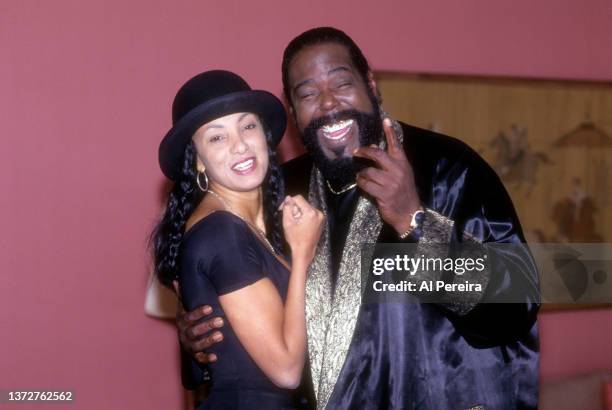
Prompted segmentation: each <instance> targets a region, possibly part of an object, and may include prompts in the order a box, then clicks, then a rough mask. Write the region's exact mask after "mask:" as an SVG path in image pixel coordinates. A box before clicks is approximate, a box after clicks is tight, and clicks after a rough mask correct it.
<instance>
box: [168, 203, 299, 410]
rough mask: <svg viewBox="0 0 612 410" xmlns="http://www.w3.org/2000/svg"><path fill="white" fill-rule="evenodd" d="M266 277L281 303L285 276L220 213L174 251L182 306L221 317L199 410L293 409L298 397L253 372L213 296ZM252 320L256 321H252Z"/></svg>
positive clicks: (248, 234) (247, 232)
mask: <svg viewBox="0 0 612 410" xmlns="http://www.w3.org/2000/svg"><path fill="white" fill-rule="evenodd" d="M265 277H267V278H269V279H270V280H271V281H272V283H273V284H274V285H275V286H276V288H277V289H278V292H279V294H280V296H281V298H282V300H283V301H284V300H285V298H286V296H287V286H288V282H289V271H288V270H287V268H286V267H285V266H284V265H283V264H282V263H281V262H279V261H278V259H276V257H275V256H274V255H273V254H272V253H271V251H270V250H269V249H268V248H267V247H266V245H265V244H264V243H263V242H261V240H259V239H258V238H257V236H256V235H255V233H254V232H253V231H252V230H251V229H250V228H249V226H248V225H247V224H246V223H245V222H244V221H242V220H241V219H240V218H238V217H236V216H235V215H233V214H231V213H229V212H226V211H215V212H213V213H211V214H209V215H208V216H206V217H205V218H203V219H201V220H200V221H198V222H197V223H196V224H194V225H193V226H192V227H191V228H190V229H189V230H188V231H187V232H186V234H185V236H184V237H183V241H182V243H181V248H180V251H179V282H180V291H181V297H182V302H183V306H184V307H185V309H187V310H192V309H194V308H196V307H198V306H200V305H204V304H207V305H210V306H212V308H213V310H214V314H215V316H220V317H222V318H224V322H225V325H224V327H223V329H222V331H223V336H224V339H223V341H222V342H221V343H217V344H215V345H214V346H212V347H211V348H210V349H209V350H208V352H209V353H215V354H216V355H217V357H218V360H217V361H216V362H215V363H212V364H210V365H208V370H209V371H210V372H211V379H212V384H211V388H210V394H209V397H208V398H207V399H206V400H205V402H204V403H203V404H202V406H200V407H199V410H203V409H220V410H230V409H232V410H233V409H240V410H242V409H295V408H299V407H300V406H299V405H298V404H297V400H298V398H297V397H296V396H295V395H294V394H293V391H291V390H286V389H281V388H279V387H277V386H276V385H274V384H273V383H272V382H271V381H270V379H268V377H267V376H266V375H265V374H264V373H263V372H262V371H261V370H260V369H259V367H258V366H257V364H255V362H254V361H253V359H251V357H250V356H249V354H248V353H247V351H246V350H245V349H244V347H243V346H242V344H241V343H240V341H239V340H238V337H237V336H236V333H235V332H234V330H233V329H232V326H231V324H230V323H229V320H227V319H226V318H225V312H224V311H223V309H222V308H221V305H220V304H219V296H220V295H224V294H226V293H230V292H233V291H235V290H238V289H241V288H243V287H245V286H248V285H250V284H253V283H255V282H256V281H258V280H260V279H262V278H265ZM253 319H254V320H256V319H257V318H253Z"/></svg>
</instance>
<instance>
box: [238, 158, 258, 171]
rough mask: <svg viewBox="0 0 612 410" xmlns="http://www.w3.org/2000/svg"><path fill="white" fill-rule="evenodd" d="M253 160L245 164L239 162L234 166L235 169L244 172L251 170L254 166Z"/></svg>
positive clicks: (248, 160) (244, 162)
mask: <svg viewBox="0 0 612 410" xmlns="http://www.w3.org/2000/svg"><path fill="white" fill-rule="evenodd" d="M253 162H254V161H253V159H247V160H246V161H243V162H239V163H238V164H236V165H234V169H236V170H238V171H244V170H246V169H249V168H251V166H252V165H253Z"/></svg>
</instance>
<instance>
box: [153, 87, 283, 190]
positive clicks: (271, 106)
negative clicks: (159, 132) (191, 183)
mask: <svg viewBox="0 0 612 410" xmlns="http://www.w3.org/2000/svg"><path fill="white" fill-rule="evenodd" d="M238 112H252V113H254V114H257V115H258V116H259V117H260V118H261V119H262V120H263V122H264V123H265V124H266V126H267V128H268V129H269V131H270V133H271V136H272V141H270V142H271V144H272V148H275V147H276V146H277V145H278V143H279V142H280V140H281V138H282V137H283V134H284V133H285V128H286V126H287V114H286V113H285V107H283V104H282V103H281V102H280V100H279V99H278V98H277V97H276V96H274V94H271V93H269V92H267V91H263V90H251V91H240V92H235V93H230V94H226V95H224V96H222V97H218V98H214V99H212V100H209V101H207V102H205V103H204V104H200V105H198V106H196V107H195V108H194V109H192V110H191V111H190V112H189V113H187V114H186V115H184V116H183V117H182V118H181V119H180V120H179V121H178V122H177V123H176V124H174V125H173V126H172V128H171V129H170V131H168V133H167V134H166V136H165V137H164V138H163V139H162V141H161V143H160V144H159V165H160V167H161V170H162V172H163V173H164V175H166V176H167V177H168V178H170V179H171V180H173V181H174V180H176V178H177V177H178V175H179V173H180V170H181V167H182V165H183V155H184V153H185V147H186V146H187V144H188V143H189V141H190V140H191V138H192V136H193V134H194V133H195V132H196V131H197V129H198V128H200V127H201V126H202V125H204V124H206V123H207V122H210V121H212V120H214V119H217V118H220V117H224V116H226V115H230V114H235V113H238Z"/></svg>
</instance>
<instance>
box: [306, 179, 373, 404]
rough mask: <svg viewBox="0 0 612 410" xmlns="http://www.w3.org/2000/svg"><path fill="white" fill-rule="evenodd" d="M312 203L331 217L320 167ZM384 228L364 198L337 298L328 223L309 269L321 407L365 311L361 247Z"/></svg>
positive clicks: (311, 339) (311, 340) (310, 325)
mask: <svg viewBox="0 0 612 410" xmlns="http://www.w3.org/2000/svg"><path fill="white" fill-rule="evenodd" d="M309 200H310V202H311V203H312V204H313V205H315V206H317V207H318V208H320V209H321V210H322V211H323V212H324V213H325V214H326V215H327V206H326V202H325V188H324V186H323V178H322V176H321V174H320V172H319V171H318V170H317V169H316V168H314V169H313V175H312V178H311V182H310V194H309ZM381 228H382V220H381V219H380V215H379V214H378V209H377V207H376V205H375V204H373V203H372V202H371V201H370V200H369V199H366V198H365V197H364V196H361V197H360V198H359V199H358V201H357V206H356V210H355V213H354V215H353V219H352V221H351V225H350V227H349V232H348V235H347V239H346V243H345V246H344V249H343V252H342V259H341V261H340V267H339V271H338V278H337V283H336V290H335V294H334V295H333V296H332V293H331V254H330V242H329V241H330V239H329V228H328V226H327V224H326V226H325V230H324V233H323V236H322V240H321V241H320V243H319V246H318V249H317V255H316V256H315V259H314V261H313V263H312V264H311V266H310V269H309V274H308V280H307V283H306V320H307V330H308V349H309V355H310V366H311V371H312V381H313V385H314V391H315V395H316V398H317V408H318V409H324V408H325V406H326V405H327V402H328V400H329V398H330V396H331V394H332V392H333V389H334V386H335V384H336V381H337V380H338V376H339V375H340V370H341V369H342V366H343V364H344V360H345V358H346V354H347V352H348V349H349V345H350V343H351V340H352V338H353V332H354V330H355V324H356V322H357V316H358V314H359V309H360V307H361V294H362V293H361V245H362V244H364V243H375V242H376V239H377V238H378V236H379V234H380V230H381Z"/></svg>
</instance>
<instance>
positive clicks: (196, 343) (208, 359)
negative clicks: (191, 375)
mask: <svg viewBox="0 0 612 410" xmlns="http://www.w3.org/2000/svg"><path fill="white" fill-rule="evenodd" d="M175 289H177V294H178V295H180V293H178V284H175ZM212 313H213V310H212V308H211V307H210V306H208V305H204V306H199V307H197V308H195V309H194V310H192V311H191V312H185V311H184V310H183V309H182V305H181V306H180V309H179V311H178V313H177V314H176V326H177V327H178V334H179V341H180V342H181V346H182V347H183V350H185V351H186V352H187V353H189V354H190V355H192V356H193V357H194V358H195V359H196V360H197V361H198V362H200V363H202V364H208V363H212V362H214V361H216V360H217V356H216V355H215V354H214V353H206V352H205V350H206V349H208V348H209V347H210V346H212V345H214V344H215V343H218V342H220V341H221V340H223V334H222V333H221V332H219V331H215V329H218V328H220V327H222V326H223V319H221V318H220V317H213V318H211V319H207V320H203V319H204V318H205V317H206V316H208V315H210V314H212Z"/></svg>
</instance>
